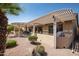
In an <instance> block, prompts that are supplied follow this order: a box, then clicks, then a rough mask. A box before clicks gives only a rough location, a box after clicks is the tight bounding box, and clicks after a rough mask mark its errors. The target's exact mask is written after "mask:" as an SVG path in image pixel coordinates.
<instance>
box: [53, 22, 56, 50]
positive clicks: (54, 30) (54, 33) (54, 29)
mask: <svg viewBox="0 0 79 59" xmlns="http://www.w3.org/2000/svg"><path fill="white" fill-rule="evenodd" d="M56 27H57V25H56V22H54V23H53V35H54V48H55V49H56V32H57V28H56Z"/></svg>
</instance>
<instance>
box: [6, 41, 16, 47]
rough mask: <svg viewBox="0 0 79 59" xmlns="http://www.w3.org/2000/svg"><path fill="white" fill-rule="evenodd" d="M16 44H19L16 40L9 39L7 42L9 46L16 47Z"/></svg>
mask: <svg viewBox="0 0 79 59" xmlns="http://www.w3.org/2000/svg"><path fill="white" fill-rule="evenodd" d="M16 45H17V42H16V41H15V40H7V42H6V47H7V48H10V47H14V46H16Z"/></svg>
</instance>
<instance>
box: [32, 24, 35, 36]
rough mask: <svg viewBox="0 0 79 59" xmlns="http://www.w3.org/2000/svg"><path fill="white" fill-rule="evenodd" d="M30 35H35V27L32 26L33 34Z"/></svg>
mask: <svg viewBox="0 0 79 59" xmlns="http://www.w3.org/2000/svg"><path fill="white" fill-rule="evenodd" d="M32 35H35V25H33V34H32Z"/></svg>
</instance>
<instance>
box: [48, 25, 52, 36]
mask: <svg viewBox="0 0 79 59" xmlns="http://www.w3.org/2000/svg"><path fill="white" fill-rule="evenodd" d="M48 28H49V29H48V30H49V34H53V24H49V27H48Z"/></svg>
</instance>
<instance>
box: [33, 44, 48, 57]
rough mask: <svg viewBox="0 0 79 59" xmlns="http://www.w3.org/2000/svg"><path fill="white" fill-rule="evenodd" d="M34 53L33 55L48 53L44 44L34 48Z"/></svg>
mask: <svg viewBox="0 0 79 59" xmlns="http://www.w3.org/2000/svg"><path fill="white" fill-rule="evenodd" d="M32 55H33V56H46V55H47V53H46V52H45V48H44V46H41V45H38V46H37V47H35V48H34V49H33V52H32Z"/></svg>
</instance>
